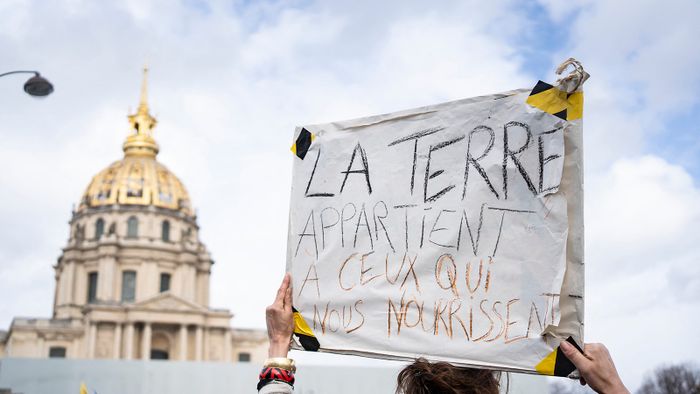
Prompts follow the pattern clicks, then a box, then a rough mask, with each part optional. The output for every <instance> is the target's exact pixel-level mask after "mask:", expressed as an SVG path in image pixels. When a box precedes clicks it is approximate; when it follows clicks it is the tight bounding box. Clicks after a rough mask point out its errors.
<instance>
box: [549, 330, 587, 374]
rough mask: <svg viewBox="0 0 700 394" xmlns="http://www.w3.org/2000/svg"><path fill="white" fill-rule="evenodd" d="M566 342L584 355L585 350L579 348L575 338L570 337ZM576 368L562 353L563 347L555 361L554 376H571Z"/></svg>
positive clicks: (558, 350)
mask: <svg viewBox="0 0 700 394" xmlns="http://www.w3.org/2000/svg"><path fill="white" fill-rule="evenodd" d="M566 341H567V342H569V343H570V344H572V345H573V346H574V347H575V348H576V349H578V351H579V352H581V353H583V350H581V348H580V347H579V346H578V344H577V343H576V341H574V338H572V337H568V338H566ZM575 369H576V366H575V365H574V363H572V362H571V360H569V359H568V358H567V357H566V356H565V355H564V352H562V351H561V347H559V349H557V358H556V360H555V361H554V376H564V377H566V376H569V374H570V373H572V372H574V370H575Z"/></svg>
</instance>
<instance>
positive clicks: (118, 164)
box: [77, 69, 193, 216]
mask: <svg viewBox="0 0 700 394" xmlns="http://www.w3.org/2000/svg"><path fill="white" fill-rule="evenodd" d="M147 73H148V70H147V69H144V78H143V83H142V86H141V101H140V103H139V107H138V110H137V111H136V113H135V114H133V115H129V123H130V125H131V128H132V133H131V134H130V135H129V136H128V137H127V138H126V141H124V145H123V147H122V148H123V150H124V158H123V159H121V160H119V161H115V162H114V163H112V164H110V165H109V167H107V168H105V169H104V170H102V171H100V172H99V173H98V174H97V175H95V176H94V177H93V178H92V181H91V182H90V184H89V185H88V187H87V189H86V190H85V193H83V197H82V198H81V199H80V205H79V206H78V210H77V211H78V212H82V211H86V210H87V209H89V208H98V207H102V206H109V205H126V206H129V205H137V206H155V207H158V208H165V209H171V210H175V211H179V212H181V213H183V214H185V215H187V216H192V215H193V212H192V208H191V205H190V198H189V195H188V193H187V190H186V189H185V186H184V185H183V184H182V182H181V181H180V179H178V177H177V176H175V174H173V173H172V172H170V170H168V168H167V167H165V166H164V165H163V164H161V163H159V162H158V161H157V160H156V155H157V154H158V150H159V147H158V144H157V143H156V141H155V139H153V129H154V128H155V126H156V123H157V121H156V119H155V118H154V117H153V116H151V114H150V112H149V109H148V103H147V100H146V95H147Z"/></svg>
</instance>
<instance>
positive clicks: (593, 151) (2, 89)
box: [0, 0, 700, 388]
mask: <svg viewBox="0 0 700 394" xmlns="http://www.w3.org/2000/svg"><path fill="white" fill-rule="evenodd" d="M698 16H700V3H698V2H697V1H695V0H669V1H664V2H657V1H648V0H635V1H631V0H630V1H593V0H566V1H553V0H542V1H538V2H522V1H490V2H486V1H441V2H422V1H410V0H404V1H384V2H374V1H353V2H346V1H327V2H315V1H279V2H278V1H219V0H214V1H199V0H183V1H165V0H125V1H120V2H116V1H115V2H110V1H104V2H92V1H87V0H85V1H83V0H56V1H50V2H49V1H38V0H0V73H1V72H5V71H10V70H17V69H33V70H39V71H41V72H42V74H43V75H45V76H46V77H47V78H48V79H50V80H51V81H52V82H53V83H54V85H55V92H54V93H53V94H52V95H51V96H49V97H47V98H45V99H36V98H33V97H29V96H28V95H26V94H24V92H22V89H21V87H22V83H23V82H24V80H25V77H24V76H8V77H4V78H2V79H0V119H2V122H0V168H1V170H0V196H1V197H0V329H7V328H8V327H9V325H10V322H11V320H12V319H13V317H18V316H35V317H48V316H50V315H51V305H52V302H53V293H54V276H53V268H52V266H53V265H54V264H55V263H56V259H57V258H58V256H59V255H60V253H61V248H62V247H63V246H65V243H66V241H67V238H68V235H69V228H68V225H67V223H68V220H69V219H70V214H71V208H72V206H73V205H74V204H76V203H77V202H78V200H79V198H80V196H81V194H82V193H83V191H84V189H85V187H86V186H87V184H88V182H89V181H90V179H91V177H92V176H93V175H94V174H96V173H97V172H98V171H99V170H101V169H103V168H104V167H106V166H107V165H109V164H110V163H111V162H112V161H114V160H118V159H120V158H121V156H122V152H121V143H122V142H123V140H124V138H125V137H126V135H127V134H128V131H129V128H128V123H127V119H126V115H127V114H128V113H130V112H131V110H133V109H134V108H135V107H136V106H137V104H138V95H139V86H140V82H141V69H142V67H143V65H144V64H146V63H147V64H148V65H149V67H150V70H151V71H150V83H149V102H150V105H151V111H152V113H153V114H154V115H155V116H156V118H157V119H158V121H159V124H158V127H157V128H156V130H155V138H156V139H157V141H158V142H159V144H160V146H161V153H160V154H159V156H158V158H159V160H160V161H161V162H162V163H164V164H165V165H166V166H168V168H170V169H171V170H172V171H173V172H174V173H175V174H177V175H178V176H179V177H180V179H181V180H182V181H183V182H184V183H185V185H186V186H187V188H188V190H189V193H190V196H191V198H192V203H193V205H194V206H195V207H196V208H197V214H198V221H199V224H200V226H201V233H200V236H201V239H202V241H204V243H205V244H206V245H207V246H208V247H209V249H210V251H211V253H212V256H213V258H214V260H215V261H216V264H215V265H214V267H213V269H212V279H211V304H212V306H213V307H221V308H228V309H230V310H231V311H232V312H233V313H234V315H235V317H234V318H233V321H232V323H233V325H234V326H236V327H257V328H264V326H265V321H264V308H265V306H266V305H268V304H269V303H270V302H271V301H272V298H273V296H274V292H275V290H276V288H277V286H278V283H279V279H281V277H282V274H283V272H284V266H285V254H286V249H285V248H286V238H287V217H288V209H289V206H288V205H289V204H288V201H289V197H288V196H289V190H290V185H291V164H292V160H293V156H292V155H291V153H290V152H289V146H290V144H291V142H292V141H291V140H292V135H293V131H294V127H295V126H297V125H303V124H313V123H322V122H328V121H334V120H340V119H349V118H354V117H360V116H366V115H371V114H377V113H385V112H390V111H395V110H401V109H406V108H412V107H416V106H422V105H429V104H434V103H439V102H443V101H448V100H454V99H459V98H466V97H472V96H476V95H482V94H489V93H496V92H500V91H506V90H511V89H515V88H528V87H531V86H534V84H535V83H536V82H537V80H539V79H541V80H545V81H550V82H553V81H554V80H555V78H556V76H555V75H554V69H555V68H556V66H557V65H558V64H559V63H560V62H561V61H563V60H564V59H566V58H568V57H571V56H573V57H575V58H577V59H578V60H580V61H581V62H582V63H583V65H584V67H585V68H586V70H587V71H588V72H589V73H590V74H591V78H590V80H589V81H588V82H587V83H586V85H585V95H586V104H585V112H584V140H585V226H586V300H585V302H586V317H585V324H586V334H585V335H586V341H587V342H602V343H604V344H606V345H607V346H608V348H609V349H610V351H611V353H612V355H613V359H614V360H615V362H616V364H617V366H618V369H619V371H620V374H621V376H622V378H623V380H625V381H626V382H627V383H628V384H629V386H630V387H631V388H636V387H638V386H639V384H640V383H641V381H642V379H643V377H644V374H645V373H647V372H649V371H650V370H652V369H653V368H654V367H656V366H657V365H660V364H664V363H675V362H681V361H694V362H700V356H698V353H697V349H700V336H699V335H697V326H698V325H699V324H700V231H698V230H697V227H696V223H697V222H698V220H700V186H699V182H698V180H699V178H700V138H698V132H699V130H698V126H697V124H698V121H700V117H699V116H698V115H697V114H698V113H699V112H698V110H700V95H698V94H697V91H698V90H699V89H700V72H698V71H697V70H698V69H700V50H698V49H697V37H700V25H699V24H697V19H698ZM261 190H262V191H263V192H262V193H260V191H261ZM251 284H253V285H251Z"/></svg>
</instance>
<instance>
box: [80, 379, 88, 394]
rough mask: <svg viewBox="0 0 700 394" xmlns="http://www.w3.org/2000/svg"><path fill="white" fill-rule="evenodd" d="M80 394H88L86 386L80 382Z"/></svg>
mask: <svg viewBox="0 0 700 394" xmlns="http://www.w3.org/2000/svg"><path fill="white" fill-rule="evenodd" d="M80 394H88V391H87V386H86V385H85V383H84V382H80Z"/></svg>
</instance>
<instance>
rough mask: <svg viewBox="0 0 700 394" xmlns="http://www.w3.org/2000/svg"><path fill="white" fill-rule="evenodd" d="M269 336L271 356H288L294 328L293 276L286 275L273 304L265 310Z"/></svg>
mask: <svg viewBox="0 0 700 394" xmlns="http://www.w3.org/2000/svg"><path fill="white" fill-rule="evenodd" d="M265 318H266V322H267V336H268V339H269V340H270V350H269V357H287V353H288V351H289V341H290V340H291V338H292V332H293V330H294V319H293V317H292V286H291V276H290V275H289V274H285V275H284V279H283V280H282V284H281V285H280V288H279V290H277V296H276V297H275V301H274V302H273V303H272V305H270V306H268V307H267V309H266V310H265Z"/></svg>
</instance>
